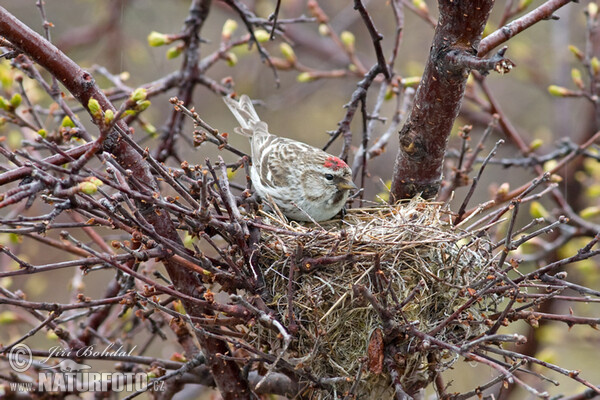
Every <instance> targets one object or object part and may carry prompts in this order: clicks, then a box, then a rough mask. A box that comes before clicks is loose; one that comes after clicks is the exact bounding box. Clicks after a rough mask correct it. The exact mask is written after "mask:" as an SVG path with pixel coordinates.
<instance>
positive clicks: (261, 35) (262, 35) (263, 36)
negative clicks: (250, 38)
mask: <svg viewBox="0 0 600 400" xmlns="http://www.w3.org/2000/svg"><path fill="white" fill-rule="evenodd" d="M254 37H255V38H256V40H258V41H259V42H260V43H264V42H267V41H269V39H270V38H271V35H269V32H267V31H265V30H264V29H257V30H255V31H254Z"/></svg>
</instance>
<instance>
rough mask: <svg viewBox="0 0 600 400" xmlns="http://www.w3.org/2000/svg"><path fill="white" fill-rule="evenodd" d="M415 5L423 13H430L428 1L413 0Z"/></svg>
mask: <svg viewBox="0 0 600 400" xmlns="http://www.w3.org/2000/svg"><path fill="white" fill-rule="evenodd" d="M412 4H413V6H415V8H416V9H417V10H419V11H421V12H422V13H426V14H429V7H427V3H425V1H424V0H413V1H412Z"/></svg>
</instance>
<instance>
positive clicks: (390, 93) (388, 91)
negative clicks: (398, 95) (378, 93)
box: [384, 86, 394, 101]
mask: <svg viewBox="0 0 600 400" xmlns="http://www.w3.org/2000/svg"><path fill="white" fill-rule="evenodd" d="M393 98H394V89H393V88H392V87H391V86H388V87H387V88H386V89H385V96H384V100H386V101H388V100H391V99H393Z"/></svg>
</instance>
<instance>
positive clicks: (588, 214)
mask: <svg viewBox="0 0 600 400" xmlns="http://www.w3.org/2000/svg"><path fill="white" fill-rule="evenodd" d="M579 215H580V216H581V218H584V219H592V218H595V217H597V216H599V215H600V207H598V206H595V207H588V208H584V209H583V210H581V211H580V212H579Z"/></svg>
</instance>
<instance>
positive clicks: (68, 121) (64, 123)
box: [60, 115, 75, 128]
mask: <svg viewBox="0 0 600 400" xmlns="http://www.w3.org/2000/svg"><path fill="white" fill-rule="evenodd" d="M60 126H62V127H63V128H75V124H74V123H73V121H72V120H71V118H69V116H68V115H65V117H64V118H63V120H62V122H61V123H60Z"/></svg>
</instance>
